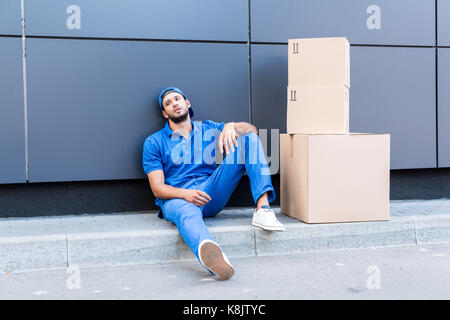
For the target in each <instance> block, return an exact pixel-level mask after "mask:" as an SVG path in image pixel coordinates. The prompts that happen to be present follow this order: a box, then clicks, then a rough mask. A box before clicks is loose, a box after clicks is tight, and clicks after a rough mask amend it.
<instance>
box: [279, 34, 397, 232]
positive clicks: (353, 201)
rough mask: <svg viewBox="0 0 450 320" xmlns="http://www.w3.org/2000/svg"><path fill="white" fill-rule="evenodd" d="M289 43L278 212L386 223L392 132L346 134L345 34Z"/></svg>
mask: <svg viewBox="0 0 450 320" xmlns="http://www.w3.org/2000/svg"><path fill="white" fill-rule="evenodd" d="M288 47H289V53H288V88H287V100H288V103H287V134H282V135H281V136H280V182H281V184H280V194H281V195H280V198H281V199H280V204H281V212H282V213H284V214H287V215H289V216H291V217H294V218H297V219H299V220H301V221H304V222H307V223H325V222H349V221H374V220H388V219H389V169H390V135H389V134H367V133H350V132H349V100H350V99H349V90H350V45H349V43H348V41H347V39H346V38H312V39H290V40H289V43H288Z"/></svg>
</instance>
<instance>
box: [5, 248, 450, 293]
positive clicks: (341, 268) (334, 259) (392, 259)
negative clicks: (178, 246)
mask: <svg viewBox="0 0 450 320" xmlns="http://www.w3.org/2000/svg"><path fill="white" fill-rule="evenodd" d="M230 260H231V263H232V264H233V265H234V267H235V269H236V273H235V275H234V277H233V278H231V279H230V280H227V281H219V280H216V278H215V277H213V276H211V275H210V274H209V273H208V272H207V271H206V270H205V269H203V267H201V266H200V264H199V263H197V262H194V261H193V262H178V263H161V264H151V265H130V266H108V267H97V268H78V267H76V266H75V267H71V268H68V269H67V270H66V269H64V270H46V271H33V272H22V273H8V274H6V273H2V274H0V299H20V300H29V299H56V300H59V299H169V300H171V299H182V300H184V299H193V300H196V299H207V300H210V299H213V300H214V299H227V300H228V299H238V300H240V299H245V300H258V299H276V300H278V299H284V300H291V299H296V300H297V299H450V272H449V271H450V244H449V245H434V246H420V247H416V246H413V247H396V248H380V249H359V250H345V251H344V250H343V251H333V252H320V253H317V252H315V253H303V254H296V255H279V256H265V257H248V258H235V259H230Z"/></svg>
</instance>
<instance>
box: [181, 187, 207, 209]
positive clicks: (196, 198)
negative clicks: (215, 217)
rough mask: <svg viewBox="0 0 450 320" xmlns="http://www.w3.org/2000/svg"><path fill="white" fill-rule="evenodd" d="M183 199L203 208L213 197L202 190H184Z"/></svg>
mask: <svg viewBox="0 0 450 320" xmlns="http://www.w3.org/2000/svg"><path fill="white" fill-rule="evenodd" d="M182 199H184V200H186V201H188V202H191V203H193V204H195V205H196V206H198V207H201V206H203V205H205V204H207V203H208V202H209V201H210V200H211V197H210V196H209V195H208V194H207V193H206V192H203V191H201V190H192V189H184V191H183V196H182Z"/></svg>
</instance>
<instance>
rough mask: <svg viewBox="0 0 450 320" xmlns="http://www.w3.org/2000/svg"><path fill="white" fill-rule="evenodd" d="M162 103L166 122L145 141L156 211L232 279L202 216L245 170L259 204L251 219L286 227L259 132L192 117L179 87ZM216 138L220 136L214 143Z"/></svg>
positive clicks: (215, 209)
mask: <svg viewBox="0 0 450 320" xmlns="http://www.w3.org/2000/svg"><path fill="white" fill-rule="evenodd" d="M159 106H160V108H161V112H162V115H163V117H164V118H166V119H167V120H168V121H167V122H166V124H165V126H164V128H162V129H161V130H159V131H157V132H156V133H154V134H152V135H150V136H149V137H148V138H147V139H146V140H145V143H144V147H143V167H144V172H145V174H146V175H147V176H148V179H149V183H150V187H151V190H152V192H153V194H154V195H155V197H156V204H157V205H158V206H159V207H160V208H161V210H160V211H159V214H158V216H159V217H160V218H163V217H164V218H165V219H166V220H168V221H171V222H172V223H174V224H175V225H176V226H177V228H178V230H179V232H180V234H181V236H182V237H183V239H184V241H185V242H186V243H187V245H188V246H189V247H190V248H191V250H192V252H193V253H194V254H195V255H196V257H197V259H198V260H199V261H200V263H201V264H202V265H203V266H204V267H205V268H206V269H207V270H208V271H210V272H211V273H212V274H215V275H217V276H218V278H219V279H221V280H226V279H229V278H231V277H232V276H233V274H234V268H233V266H232V265H231V264H230V262H229V260H228V258H227V257H226V255H225V254H224V253H223V252H222V249H221V248H220V246H219V244H218V243H217V242H216V241H215V240H214V238H213V236H212V235H211V234H210V233H209V231H208V229H207V228H206V226H205V223H204V221H203V218H206V217H213V216H215V215H217V214H218V213H219V212H220V211H221V210H222V209H223V208H224V207H225V205H226V204H227V202H228V200H229V198H230V196H231V194H232V192H233V190H234V189H235V188H236V186H237V184H238V182H239V180H240V178H241V177H242V175H243V174H244V172H247V174H248V176H249V179H250V187H251V191H252V196H253V199H254V201H255V204H256V210H255V212H254V214H253V220H252V224H253V225H254V226H257V227H261V228H263V229H266V230H279V231H283V230H284V227H283V225H282V224H281V223H280V222H279V221H278V220H277V218H276V217H275V214H274V211H273V210H272V209H271V208H270V206H269V203H270V202H272V201H273V200H275V191H274V188H273V186H272V183H271V178H270V173H269V168H268V165H267V161H266V159H265V156H264V153H263V148H262V144H261V142H260V140H259V136H258V135H257V134H258V131H257V129H256V128H255V127H254V126H253V125H251V124H249V123H246V122H228V123H226V124H225V123H224V122H222V123H217V122H214V121H202V122H199V121H196V122H193V121H192V120H191V118H192V117H193V114H194V113H193V110H192V107H191V103H190V101H189V100H188V99H186V97H185V95H184V93H183V92H182V91H181V90H180V89H178V88H175V87H169V88H166V89H164V90H163V91H162V92H161V94H160V95H159ZM211 132H213V134H211ZM212 137H214V138H217V139H218V141H217V140H213V141H212V142H211V138H212ZM217 145H218V149H219V150H220V152H221V153H223V150H225V152H226V156H225V159H224V160H223V163H222V164H220V165H217V163H216V161H215V149H216V147H217ZM211 146H212V148H211ZM208 151H209V152H208ZM261 154H262V156H259V157H258V159H256V160H255V156H256V155H261ZM246 155H248V156H247V157H246ZM248 158H251V159H248ZM212 160H213V161H212Z"/></svg>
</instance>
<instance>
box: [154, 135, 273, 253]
mask: <svg viewBox="0 0 450 320" xmlns="http://www.w3.org/2000/svg"><path fill="white" fill-rule="evenodd" d="M237 142H238V146H237V147H236V146H235V151H234V152H230V153H228V154H227V155H226V157H225V159H224V161H223V162H222V164H220V165H219V166H218V167H217V168H216V170H215V171H214V172H213V173H212V175H211V176H209V177H208V176H207V177H203V178H199V179H196V180H191V181H189V182H187V183H186V184H185V185H183V186H182V188H184V189H197V190H202V191H204V192H206V193H207V194H208V195H209V196H210V197H211V200H210V201H209V202H208V203H207V204H205V205H203V206H201V207H198V206H196V205H195V204H193V203H191V202H188V201H186V200H183V199H170V200H166V201H164V204H163V205H162V208H161V209H162V212H163V215H164V218H165V219H166V220H168V221H171V222H172V223H174V224H175V225H176V226H177V228H178V231H179V232H180V235H181V236H182V238H183V239H184V241H185V242H186V244H187V245H188V246H189V248H191V250H192V252H193V253H194V254H195V256H196V257H197V259H198V257H199V256H198V247H199V245H200V243H201V242H202V241H203V240H206V239H210V240H213V241H215V240H214V237H213V236H212V235H211V234H210V233H209V231H208V229H207V227H206V225H205V223H204V221H203V218H207V217H213V216H215V215H217V214H218V213H219V212H220V211H221V210H222V209H223V208H224V207H225V205H226V204H227V202H228V200H229V199H230V197H231V194H232V193H233V191H234V189H235V188H236V186H237V185H238V183H239V181H240V179H241V177H242V176H243V175H244V173H245V172H247V175H248V177H249V179H250V188H251V192H252V196H253V200H254V202H255V205H256V202H257V201H258V199H259V198H260V197H261V195H263V194H264V193H266V192H268V201H269V203H270V202H272V201H273V200H275V191H274V188H273V186H272V182H271V178H270V172H269V167H268V164H267V160H266V158H265V155H264V150H263V147H262V144H261V141H260V139H259V136H258V135H257V134H256V133H254V132H251V133H248V134H246V135H242V136H239V137H238V138H237Z"/></svg>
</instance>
